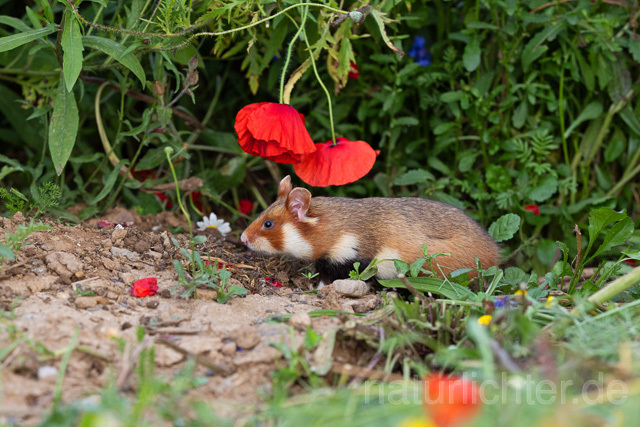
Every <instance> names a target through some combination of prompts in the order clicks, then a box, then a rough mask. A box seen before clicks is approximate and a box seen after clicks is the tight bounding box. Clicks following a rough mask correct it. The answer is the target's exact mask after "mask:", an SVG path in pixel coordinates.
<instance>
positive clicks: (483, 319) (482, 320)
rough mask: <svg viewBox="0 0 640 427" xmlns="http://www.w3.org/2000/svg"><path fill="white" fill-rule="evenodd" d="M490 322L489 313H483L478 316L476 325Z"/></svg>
mask: <svg viewBox="0 0 640 427" xmlns="http://www.w3.org/2000/svg"><path fill="white" fill-rule="evenodd" d="M490 322H491V315H490V314H485V315H484V316H480V317H479V318H478V325H488V324H489V323H490Z"/></svg>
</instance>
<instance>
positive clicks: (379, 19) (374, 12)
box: [369, 9, 404, 56]
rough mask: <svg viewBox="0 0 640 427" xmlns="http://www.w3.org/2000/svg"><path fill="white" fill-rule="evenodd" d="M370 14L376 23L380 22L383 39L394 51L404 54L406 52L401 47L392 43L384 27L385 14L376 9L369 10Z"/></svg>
mask: <svg viewBox="0 0 640 427" xmlns="http://www.w3.org/2000/svg"><path fill="white" fill-rule="evenodd" d="M369 15H371V16H372V17H373V19H374V20H375V21H376V24H378V29H379V30H380V35H381V36H382V40H383V41H384V43H385V44H386V45H387V47H388V48H389V49H391V50H392V51H394V52H395V53H397V54H399V55H400V56H402V55H404V52H403V51H402V50H401V49H398V48H397V47H396V46H395V45H394V44H393V43H391V40H390V39H389V36H388V35H387V32H386V31H385V29H384V20H383V16H384V14H383V13H382V12H379V11H377V10H376V9H371V10H370V11H369Z"/></svg>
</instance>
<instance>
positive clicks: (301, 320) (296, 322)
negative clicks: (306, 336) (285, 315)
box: [289, 311, 311, 329]
mask: <svg viewBox="0 0 640 427" xmlns="http://www.w3.org/2000/svg"><path fill="white" fill-rule="evenodd" d="M289 324H290V325H292V326H293V327H294V328H299V329H307V327H309V326H311V317H310V316H309V314H308V313H305V312H304V311H301V312H298V313H295V314H294V315H293V316H291V318H290V319H289Z"/></svg>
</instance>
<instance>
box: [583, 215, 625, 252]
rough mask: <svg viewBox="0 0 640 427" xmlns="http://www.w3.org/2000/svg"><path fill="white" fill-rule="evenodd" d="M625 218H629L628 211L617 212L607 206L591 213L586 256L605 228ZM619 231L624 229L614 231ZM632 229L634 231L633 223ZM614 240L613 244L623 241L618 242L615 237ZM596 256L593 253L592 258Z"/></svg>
mask: <svg viewBox="0 0 640 427" xmlns="http://www.w3.org/2000/svg"><path fill="white" fill-rule="evenodd" d="M625 218H628V216H627V214H626V213H624V212H616V211H614V210H613V209H611V208H607V207H602V208H598V209H596V210H594V211H592V212H591V213H590V214H589V246H587V250H586V251H585V256H586V254H587V253H589V250H590V249H591V247H592V246H593V245H594V244H595V242H596V240H597V239H598V236H599V235H600V233H602V231H604V229H605V228H607V227H608V226H610V225H613V224H615V223H619V222H621V221H623V220H624V219H625ZM623 228H624V227H623ZM619 231H622V230H618V232H614V233H615V234H618V233H619ZM631 231H632V232H633V225H632V230H631ZM611 237H615V236H611ZM605 239H606V237H605ZM625 240H626V239H625ZM613 241H614V243H613V244H621V243H615V242H617V240H615V239H613ZM622 243H624V240H623V241H622ZM599 252H602V250H599ZM594 256H595V255H593V256H592V257H591V258H593V257H594Z"/></svg>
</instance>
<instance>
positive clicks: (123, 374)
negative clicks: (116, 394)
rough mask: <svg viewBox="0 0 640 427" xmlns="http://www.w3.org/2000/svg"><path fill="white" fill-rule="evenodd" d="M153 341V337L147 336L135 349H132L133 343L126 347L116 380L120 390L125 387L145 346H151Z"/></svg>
mask: <svg viewBox="0 0 640 427" xmlns="http://www.w3.org/2000/svg"><path fill="white" fill-rule="evenodd" d="M151 343H152V339H151V337H145V338H144V339H143V340H142V342H141V343H139V344H138V345H137V346H136V348H135V349H134V350H133V351H132V350H131V344H128V345H127V346H126V347H125V349H124V355H123V357H122V369H120V374H119V375H118V379H117V380H116V387H117V389H118V390H122V389H124V386H125V385H126V384H127V380H128V379H129V376H130V375H131V372H133V368H134V367H135V366H136V363H138V359H139V358H140V353H142V351H143V350H144V349H145V348H147V347H149V346H150V345H151Z"/></svg>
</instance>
